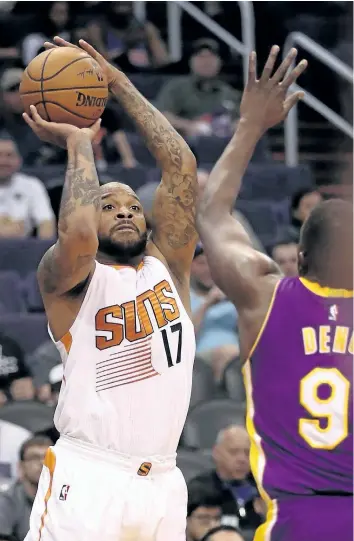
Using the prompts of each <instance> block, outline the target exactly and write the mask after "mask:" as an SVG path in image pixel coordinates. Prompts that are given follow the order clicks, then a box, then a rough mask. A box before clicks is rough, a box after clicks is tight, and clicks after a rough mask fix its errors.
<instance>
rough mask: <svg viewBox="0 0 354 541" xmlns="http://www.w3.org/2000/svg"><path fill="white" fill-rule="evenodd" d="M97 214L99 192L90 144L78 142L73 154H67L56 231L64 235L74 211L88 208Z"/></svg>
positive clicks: (73, 217) (84, 141) (72, 218)
mask: <svg viewBox="0 0 354 541" xmlns="http://www.w3.org/2000/svg"><path fill="white" fill-rule="evenodd" d="M90 206H91V208H93V209H94V210H95V213H96V214H97V217H96V218H97V220H96V224H97V221H98V218H99V210H100V190H99V181H98V177H97V172H96V168H95V162H94V157H93V152H92V147H91V143H90V142H89V141H86V140H81V141H80V140H79V141H78V143H77V145H76V147H75V150H74V152H73V153H70V152H69V161H68V168H67V172H66V177H65V183H64V187H63V193H62V198H61V203H60V211H59V221H58V229H59V233H60V232H63V233H66V232H67V231H68V229H69V226H70V223H71V221H72V220H75V211H76V210H78V209H79V208H80V207H90Z"/></svg>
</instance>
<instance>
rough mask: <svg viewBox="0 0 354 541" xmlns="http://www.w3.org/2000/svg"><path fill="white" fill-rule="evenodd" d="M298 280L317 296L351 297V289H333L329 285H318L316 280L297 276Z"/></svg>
mask: <svg viewBox="0 0 354 541" xmlns="http://www.w3.org/2000/svg"><path fill="white" fill-rule="evenodd" d="M299 280H300V282H301V283H302V285H303V286H304V287H306V289H308V290H310V291H311V292H312V293H314V294H315V295H318V296H319V297H343V298H345V299H350V298H351V297H353V293H354V292H353V290H351V289H334V288H331V287H323V286H320V284H318V283H317V282H311V280H308V279H307V278H302V277H301V278H299Z"/></svg>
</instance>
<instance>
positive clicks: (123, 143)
mask: <svg viewBox="0 0 354 541" xmlns="http://www.w3.org/2000/svg"><path fill="white" fill-rule="evenodd" d="M101 134H102V136H103V139H102V143H101V147H102V157H101V159H102V160H104V161H105V162H106V163H107V162H108V163H109V162H111V163H112V162H113V163H117V162H120V163H121V164H122V165H123V167H126V168H128V169H131V168H132V167H136V165H137V161H136V159H135V156H134V153H133V150H132V147H131V146H130V143H129V141H128V139H127V136H126V134H125V132H124V131H123V126H122V116H121V113H120V112H119V110H118V106H117V104H116V103H115V102H114V101H109V102H108V104H107V106H106V108H105V110H104V112H103V115H102V122H101ZM96 165H97V151H96Z"/></svg>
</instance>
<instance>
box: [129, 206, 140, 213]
mask: <svg viewBox="0 0 354 541" xmlns="http://www.w3.org/2000/svg"><path fill="white" fill-rule="evenodd" d="M130 208H131V209H132V210H135V211H137V212H138V211H139V210H140V207H138V206H137V205H132V206H131V207H130Z"/></svg>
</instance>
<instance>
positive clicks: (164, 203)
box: [111, 72, 197, 280]
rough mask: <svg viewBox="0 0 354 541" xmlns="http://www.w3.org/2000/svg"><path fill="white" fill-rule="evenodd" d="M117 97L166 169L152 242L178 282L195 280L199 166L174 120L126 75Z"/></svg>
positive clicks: (119, 81)
mask: <svg viewBox="0 0 354 541" xmlns="http://www.w3.org/2000/svg"><path fill="white" fill-rule="evenodd" d="M111 92H112V93H113V94H114V95H115V97H116V98H117V99H118V101H119V102H120V103H121V105H122V106H123V108H124V109H125V111H126V112H127V113H128V115H129V116H130V118H131V119H132V120H133V121H134V122H135V124H136V126H137V128H138V129H139V131H140V133H141V134H142V136H143V137H144V139H145V141H146V143H147V146H148V148H149V150H150V151H151V153H152V154H153V156H154V157H155V159H156V161H157V162H158V164H159V166H160V167H161V169H162V180H161V183H160V186H159V187H158V189H157V193H156V197H155V202H154V209H153V232H152V240H153V242H154V244H155V245H156V247H157V248H158V250H159V251H160V252H161V254H162V255H163V257H164V258H165V260H166V261H167V263H168V265H169V267H170V268H171V270H172V272H173V273H174V274H175V275H176V277H177V278H178V279H181V280H183V279H184V277H186V276H189V272H190V266H191V262H192V259H193V254H194V250H195V244H196V239H197V235H196V230H195V213H196V197H197V176H196V160H195V157H194V155H193V153H192V151H191V150H190V148H189V146H188V145H187V143H186V142H185V141H184V140H183V139H182V137H181V136H180V135H179V134H178V133H177V132H176V131H175V129H174V128H173V127H172V126H171V124H170V123H169V122H168V120H167V119H166V118H165V117H164V115H163V114H162V113H160V112H159V111H158V110H157V109H156V108H155V107H154V106H153V105H151V103H149V102H148V101H147V100H146V99H145V98H144V97H143V96H142V95H141V94H140V92H139V91H138V90H137V89H136V88H135V87H134V86H133V85H132V83H131V82H130V81H129V79H128V78H127V77H126V76H125V75H124V74H123V73H121V72H119V73H118V74H117V77H116V80H115V82H114V84H113V85H112V87H111Z"/></svg>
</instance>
